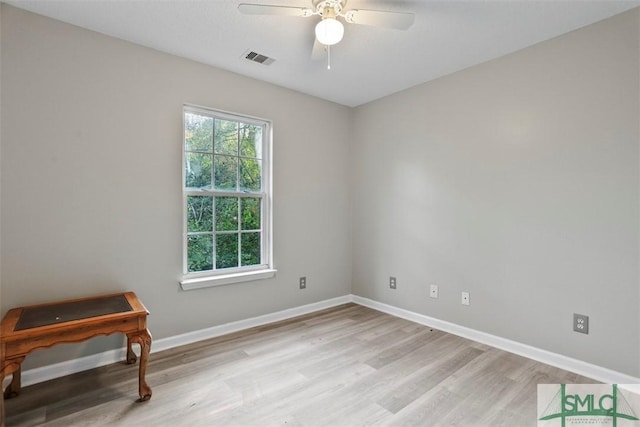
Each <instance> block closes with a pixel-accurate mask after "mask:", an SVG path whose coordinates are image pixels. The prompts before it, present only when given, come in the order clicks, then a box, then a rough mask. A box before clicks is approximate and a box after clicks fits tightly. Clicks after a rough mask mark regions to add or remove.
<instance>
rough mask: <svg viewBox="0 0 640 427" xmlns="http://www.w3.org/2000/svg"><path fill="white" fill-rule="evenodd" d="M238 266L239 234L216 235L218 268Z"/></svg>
mask: <svg viewBox="0 0 640 427" xmlns="http://www.w3.org/2000/svg"><path fill="white" fill-rule="evenodd" d="M237 266H238V233H231V234H217V235H216V268H230V267H237Z"/></svg>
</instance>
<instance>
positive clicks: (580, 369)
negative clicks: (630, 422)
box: [351, 295, 640, 384]
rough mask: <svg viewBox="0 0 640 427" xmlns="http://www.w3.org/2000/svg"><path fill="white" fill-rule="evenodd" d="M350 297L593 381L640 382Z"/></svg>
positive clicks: (370, 301)
mask: <svg viewBox="0 0 640 427" xmlns="http://www.w3.org/2000/svg"><path fill="white" fill-rule="evenodd" d="M351 298H352V301H353V302H354V303H356V304H360V305H362V306H365V307H369V308H372V309H374V310H378V311H381V312H383V313H387V314H391V315H392V316H396V317H401V318H403V319H407V320H410V321H412V322H416V323H419V324H421V325H425V326H429V327H432V328H435V329H439V330H441V331H444V332H448V333H450V334H453V335H458V336H460V337H463V338H468V339H470V340H473V341H476V342H479V343H482V344H486V345H490V346H492V347H495V348H499V349H500V350H504V351H508V352H510V353H514V354H517V355H519V356H524V357H527V358H529V359H533V360H536V361H538V362H542V363H546V364H547V365H551V366H555V367H556V368H561V369H564V370H566V371H570V372H574V373H576V374H580V375H583V376H585V377H589V378H593V379H594V380H597V381H600V382H603V383H606V384H640V378H636V377H634V376H631V375H627V374H623V373H621V372H616V371H613V370H611V369H607V368H603V367H601V366H597V365H593V364H591V363H587V362H584V361H582V360H578V359H573V358H571V357H567V356H563V355H561V354H557V353H552V352H550V351H547V350H542V349H539V348H536V347H532V346H530V345H527V344H522V343H519V342H516V341H511V340H508V339H506V338H501V337H498V336H495V335H491V334H487V333H485V332H481V331H477V330H475V329H471V328H467V327H465V326H460V325H456V324H455V323H451V322H447V321H444V320H440V319H436V318H433V317H429V316H425V315H424V314H419V313H415V312H413V311H409V310H404V309H402V308H398V307H394V306H392V305H388V304H384V303H381V302H378V301H374V300H371V299H368V298H364V297H360V296H357V295H352V296H351Z"/></svg>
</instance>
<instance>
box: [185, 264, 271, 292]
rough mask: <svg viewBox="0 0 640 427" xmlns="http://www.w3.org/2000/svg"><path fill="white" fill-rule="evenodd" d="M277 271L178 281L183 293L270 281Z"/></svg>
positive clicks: (250, 272)
mask: <svg viewBox="0 0 640 427" xmlns="http://www.w3.org/2000/svg"><path fill="white" fill-rule="evenodd" d="M277 271H278V270H274V269H268V270H257V271H248V272H244V273H234V274H224V275H220V276H206V277H198V278H193V279H184V280H181V281H180V287H181V288H182V290H183V291H191V290H194V289H201V288H210V287H213V286H224V285H231V284H233V283H241V282H251V281H253V280H262V279H271V278H272V277H275V275H276V272H277Z"/></svg>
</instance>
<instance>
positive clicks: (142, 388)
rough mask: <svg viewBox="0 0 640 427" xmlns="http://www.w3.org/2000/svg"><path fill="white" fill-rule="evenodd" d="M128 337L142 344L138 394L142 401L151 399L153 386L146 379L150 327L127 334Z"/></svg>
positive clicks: (149, 348)
mask: <svg viewBox="0 0 640 427" xmlns="http://www.w3.org/2000/svg"><path fill="white" fill-rule="evenodd" d="M127 338H128V340H129V341H130V342H132V343H134V342H135V343H138V344H140V371H139V374H138V394H139V395H140V401H141V402H143V401H145V400H149V399H151V387H149V384H147V381H146V380H145V374H146V373H147V363H148V362H149V351H150V350H151V333H150V332H149V330H148V329H145V330H144V331H140V332H138V333H135V334H130V335H127Z"/></svg>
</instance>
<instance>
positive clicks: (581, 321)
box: [573, 313, 589, 334]
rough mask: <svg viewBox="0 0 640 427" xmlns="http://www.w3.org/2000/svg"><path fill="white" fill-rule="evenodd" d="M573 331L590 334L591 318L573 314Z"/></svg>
mask: <svg viewBox="0 0 640 427" xmlns="http://www.w3.org/2000/svg"><path fill="white" fill-rule="evenodd" d="M573 330H574V331H576V332H580V333H581V334H588V333H589V316H585V315H584V314H576V313H573Z"/></svg>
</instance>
